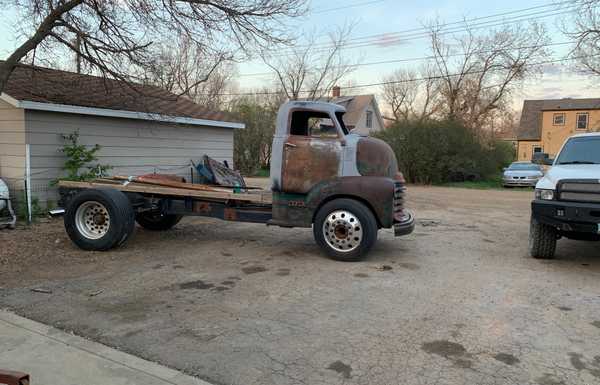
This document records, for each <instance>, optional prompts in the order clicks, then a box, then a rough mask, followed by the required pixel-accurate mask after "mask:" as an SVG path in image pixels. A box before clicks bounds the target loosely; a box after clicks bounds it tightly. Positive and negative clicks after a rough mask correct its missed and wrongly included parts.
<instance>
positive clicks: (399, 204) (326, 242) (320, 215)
mask: <svg viewBox="0 0 600 385" xmlns="http://www.w3.org/2000/svg"><path fill="white" fill-rule="evenodd" d="M344 113H345V109H344V108H343V107H342V106H339V105H336V104H331V103H323V102H305V101H292V102H288V103H285V104H283V105H282V106H281V108H280V109H279V112H278V116H277V122H276V123H277V124H276V132H275V135H274V138H273V149H272V160H271V184H272V188H271V191H265V190H263V191H257V190H245V191H242V192H240V191H237V190H239V189H235V188H232V189H230V190H224V189H223V188H219V189H218V191H210V190H206V191H202V190H199V189H198V188H197V187H198V185H192V186H196V189H191V187H190V188H185V186H182V187H181V188H170V187H169V188H167V187H164V186H150V185H142V184H141V183H136V182H135V181H133V182H132V181H119V182H117V181H114V180H106V179H104V180H96V181H94V182H69V181H61V182H60V183H59V186H60V192H61V197H62V199H61V200H62V204H63V207H65V216H64V223H65V228H66V231H67V233H68V235H69V237H70V238H71V239H72V240H73V242H74V243H75V244H77V245H78V246H79V247H81V248H82V249H85V250H107V249H110V248H113V247H116V246H118V245H121V244H123V243H124V242H125V241H126V240H127V239H128V238H129V236H130V235H131V233H132V232H133V230H134V227H135V222H136V221H137V222H138V224H139V225H140V226H142V227H144V228H146V229H149V230H167V229H169V228H171V227H172V226H174V225H175V224H176V223H177V222H178V221H179V220H180V219H181V217H182V216H185V215H197V216H209V217H216V218H220V219H223V220H227V221H239V222H254V223H266V224H267V225H276V226H281V227H307V228H309V227H311V226H312V228H313V233H314V237H315V241H316V243H317V244H318V245H319V246H321V247H322V248H323V249H324V250H325V251H326V252H327V253H328V254H329V256H330V257H332V258H333V259H336V260H342V261H355V260H359V259H361V258H362V257H363V256H365V255H366V254H367V253H368V251H369V250H370V249H371V247H372V246H373V244H374V243H375V241H376V239H377V232H378V230H379V229H381V228H393V230H394V234H395V235H396V236H399V235H405V234H409V233H411V232H412V231H413V229H414V219H413V216H412V214H411V213H410V212H409V211H408V210H406V209H405V208H404V195H405V181H404V178H403V176H402V173H400V172H399V171H398V165H397V162H396V157H395V155H394V152H393V151H392V149H391V148H390V147H389V146H388V145H387V144H386V143H385V142H383V141H381V140H379V139H375V138H370V137H366V136H361V135H358V134H356V133H350V132H348V130H347V128H346V127H345V125H344V121H343V120H342V116H343V115H344ZM218 187H221V186H218Z"/></svg>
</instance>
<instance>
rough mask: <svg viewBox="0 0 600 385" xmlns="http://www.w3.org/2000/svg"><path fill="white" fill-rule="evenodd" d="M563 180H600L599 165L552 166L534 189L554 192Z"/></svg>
mask: <svg viewBox="0 0 600 385" xmlns="http://www.w3.org/2000/svg"><path fill="white" fill-rule="evenodd" d="M564 179H595V180H600V164H565V165H562V166H552V167H551V168H550V170H549V171H548V172H547V173H546V175H545V176H544V177H543V178H542V179H540V181H539V182H538V183H537V185H536V188H541V189H548V190H555V189H556V185H557V184H558V182H560V181H561V180H564Z"/></svg>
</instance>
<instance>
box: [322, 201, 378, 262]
mask: <svg viewBox="0 0 600 385" xmlns="http://www.w3.org/2000/svg"><path fill="white" fill-rule="evenodd" d="M378 229H379V228H378V225H377V220H376V219H375V216H374V215H373V213H372V212H371V210H370V209H369V208H368V207H366V206H365V205H364V204H362V203H361V202H358V201H356V200H352V199H345V198H343V199H335V200H333V201H331V202H328V203H326V204H325V205H323V207H321V209H319V211H318V212H317V215H316V217H315V222H314V224H313V234H314V237H315V241H316V242H317V244H318V245H319V246H321V248H322V249H323V250H324V251H325V252H326V253H327V254H328V255H329V256H330V257H331V258H332V259H335V260H338V261H347V262H352V261H359V260H360V259H362V258H363V257H364V256H365V255H366V254H367V253H368V252H369V250H370V249H371V247H373V245H374V244H375V241H376V240H377V231H378Z"/></svg>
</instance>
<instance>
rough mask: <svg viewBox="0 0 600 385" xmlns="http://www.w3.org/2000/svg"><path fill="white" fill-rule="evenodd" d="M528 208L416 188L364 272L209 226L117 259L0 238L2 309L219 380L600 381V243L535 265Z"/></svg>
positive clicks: (35, 236) (277, 235) (153, 236)
mask: <svg viewBox="0 0 600 385" xmlns="http://www.w3.org/2000/svg"><path fill="white" fill-rule="evenodd" d="M531 196H532V193H531V191H525V192H524V191H477V190H463V189H450V188H434V187H412V188H411V189H410V193H409V198H408V200H409V202H410V207H411V208H413V209H414V211H415V213H416V216H417V218H418V225H417V228H416V230H415V232H414V233H413V234H412V235H410V236H407V237H403V238H394V237H393V235H392V234H391V232H390V231H384V232H380V240H379V242H378V243H377V245H376V247H375V249H374V250H373V251H372V253H371V254H370V257H369V258H368V259H367V260H366V261H364V262H359V263H341V262H334V261H331V260H329V259H326V258H325V257H324V256H323V255H322V254H321V252H320V250H319V249H318V248H317V246H315V244H314V242H313V239H312V232H311V230H308V229H280V228H272V227H265V226H264V225H253V224H239V223H226V222H219V221H216V220H212V219H201V218H189V219H184V221H182V222H181V224H179V225H178V226H177V227H176V228H175V229H174V230H172V231H169V232H164V233H151V232H148V231H144V230H143V229H139V228H138V230H137V233H136V235H135V237H134V238H133V239H132V240H131V241H130V243H129V244H128V245H127V246H126V247H124V248H121V249H118V250H114V251H111V252H105V253H99V252H83V251H81V250H78V249H76V248H75V247H74V246H73V245H72V244H71V243H70V241H69V240H68V239H67V237H66V235H65V234H64V231H63V229H62V223H61V221H59V220H55V221H51V222H50V223H43V224H39V225H36V226H35V227H34V229H33V231H27V230H24V229H20V230H15V231H0V247H1V249H0V286H2V287H3V289H2V290H0V307H6V308H10V309H12V310H14V311H16V312H17V313H19V314H21V315H24V316H26V317H29V318H32V319H34V320H37V321H41V322H45V323H48V324H52V325H54V326H58V327H60V328H62V329H66V330H72V331H74V332H75V333H77V334H80V335H83V336H85V337H89V338H91V339H94V340H97V341H100V342H102V343H105V344H108V345H111V346H114V347H118V348H120V349H123V350H126V351H128V352H131V353H134V354H137V355H139V356H141V357H143V358H146V359H150V360H154V361H157V362H160V363H163V364H166V365H169V366H172V367H174V368H177V369H181V370H184V371H186V372H188V373H190V374H194V375H197V376H199V377H201V378H203V379H205V380H207V381H209V382H213V383H215V384H223V385H224V384H228V385H229V384H237V385H250V384H311V385H313V384H317V385H318V384H386V385H387V384H519V385H521V384H539V385H559V384H586V385H590V384H599V383H600V253H599V252H598V251H599V245H600V244H594V243H586V242H583V243H582V242H571V241H561V242H559V249H558V259H556V260H553V261H538V260H534V259H531V258H528V257H527V233H528V224H529V201H530V199H531ZM32 289H35V291H33V290H32Z"/></svg>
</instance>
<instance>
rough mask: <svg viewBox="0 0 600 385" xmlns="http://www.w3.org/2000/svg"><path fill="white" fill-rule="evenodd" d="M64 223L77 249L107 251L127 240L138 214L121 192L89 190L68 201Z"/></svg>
mask: <svg viewBox="0 0 600 385" xmlns="http://www.w3.org/2000/svg"><path fill="white" fill-rule="evenodd" d="M64 222H65V229H66V231H67V234H68V235H69V238H71V240H72V241H73V243H75V244H76V245H77V246H79V247H80V248H82V249H84V250H97V251H105V250H109V249H112V248H113V247H116V246H120V245H122V244H124V243H125V242H126V241H127V239H128V238H129V236H130V235H131V234H132V233H133V231H134V229H135V214H134V212H133V208H132V207H131V203H130V202H129V199H128V198H127V196H126V195H125V194H123V193H122V192H121V191H118V190H114V189H90V190H82V191H81V192H79V193H77V194H76V195H75V196H74V197H73V198H72V199H70V200H69V203H68V204H67V207H66V209H65V217H64Z"/></svg>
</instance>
